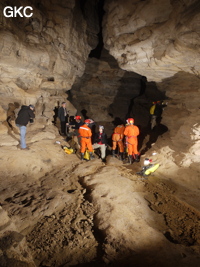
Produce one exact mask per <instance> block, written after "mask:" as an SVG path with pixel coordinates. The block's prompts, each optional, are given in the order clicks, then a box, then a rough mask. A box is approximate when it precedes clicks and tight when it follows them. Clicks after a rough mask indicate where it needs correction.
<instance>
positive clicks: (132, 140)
mask: <svg viewBox="0 0 200 267" xmlns="http://www.w3.org/2000/svg"><path fill="white" fill-rule="evenodd" d="M139 133H140V132H139V129H138V127H137V126H135V125H128V126H126V128H125V131H124V135H126V136H127V144H128V154H129V155H131V156H132V155H133V154H138V150H137V146H138V140H137V136H138V135H139Z"/></svg>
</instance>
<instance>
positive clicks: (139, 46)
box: [103, 0, 200, 82]
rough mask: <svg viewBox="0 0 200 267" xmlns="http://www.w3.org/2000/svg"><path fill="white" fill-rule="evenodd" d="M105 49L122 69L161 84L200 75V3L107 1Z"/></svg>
mask: <svg viewBox="0 0 200 267" xmlns="http://www.w3.org/2000/svg"><path fill="white" fill-rule="evenodd" d="M104 8H105V11H106V12H105V17H104V23H103V36H104V45H105V48H106V49H108V50H109V51H110V54H111V55H113V56H114V57H115V58H116V59H117V61H118V63H119V66H120V67H121V68H122V69H124V70H127V71H134V72H137V73H139V74H141V75H144V76H147V77H148V80H149V81H156V82H159V81H162V79H164V78H168V77H171V76H173V75H174V74H176V73H177V72H179V71H185V72H188V73H191V74H194V75H196V76H199V74H200V64H199V63H200V59H199V57H197V56H196V54H197V53H199V52H200V42H199V33H200V19H199V18H200V3H199V1H198V0H190V1H176V0H174V1H170V0H150V1H138V0H133V1H132V0H125V1H124V0H117V1H114V0H107V1H106V2H105V7H104Z"/></svg>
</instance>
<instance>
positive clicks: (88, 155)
mask: <svg viewBox="0 0 200 267" xmlns="http://www.w3.org/2000/svg"><path fill="white" fill-rule="evenodd" d="M84 159H86V160H90V152H89V150H86V151H85V154H84Z"/></svg>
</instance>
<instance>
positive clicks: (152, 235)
mask: <svg viewBox="0 0 200 267" xmlns="http://www.w3.org/2000/svg"><path fill="white" fill-rule="evenodd" d="M59 140H60V144H58V143H56V142H55V141H56V140H43V141H40V142H35V143H33V144H31V146H30V148H31V149H30V150H29V151H21V150H20V149H18V148H17V147H14V148H13V149H12V150H11V149H10V148H9V149H8V148H6V147H2V149H1V161H2V163H3V164H2V165H1V168H0V169H1V177H0V179H1V188H0V204H1V206H0V216H1V220H0V266H6V267H11V266H12V267H14V266H94V265H95V266H106V265H110V266H133V265H135V266H175V265H176V266H181V267H182V266H190V267H191V266H195V267H196V266H198V265H199V264H200V229H199V228H200V226H199V218H200V213H199V209H198V205H197V202H198V198H199V197H198V195H197V194H196V192H194V191H191V190H190V189H189V188H186V187H184V186H182V187H180V186H179V185H177V184H176V183H175V182H174V181H172V180H170V179H166V177H165V176H164V175H163V169H164V168H163V167H162V164H161V166H160V168H159V169H158V171H157V172H155V173H154V174H153V175H152V176H150V177H148V178H147V179H142V178H141V177H139V176H138V175H136V172H137V171H138V170H140V169H141V166H142V161H143V159H144V157H145V156H148V154H147V155H144V156H143V157H141V162H140V163H134V164H133V165H131V166H130V165H127V164H123V163H122V162H121V161H119V160H118V159H117V158H112V157H111V156H108V157H107V162H106V163H103V162H101V160H100V159H98V158H95V160H92V161H89V162H86V161H81V160H80V159H79V157H78V156H77V155H76V154H71V155H67V154H66V153H65V152H64V150H63V149H62V147H61V145H62V144H65V141H64V140H62V138H60V139H59ZM154 148H155V147H154ZM151 152H152V151H151ZM155 157H156V159H154V160H155V161H156V160H157V161H161V160H162V159H163V158H162V157H163V156H162V155H158V154H157V155H156V156H155ZM167 160H168V159H166V161H164V159H163V162H164V163H166V164H164V165H167V164H169V163H168V161H167ZM171 167H172V168H173V166H171ZM192 198H193V200H192ZM189 200H190V201H189Z"/></svg>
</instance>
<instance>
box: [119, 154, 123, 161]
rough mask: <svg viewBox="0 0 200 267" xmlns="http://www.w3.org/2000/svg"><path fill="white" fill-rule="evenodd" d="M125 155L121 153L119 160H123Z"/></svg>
mask: <svg viewBox="0 0 200 267" xmlns="http://www.w3.org/2000/svg"><path fill="white" fill-rule="evenodd" d="M123 154H124V153H123V152H120V153H119V160H123Z"/></svg>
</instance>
